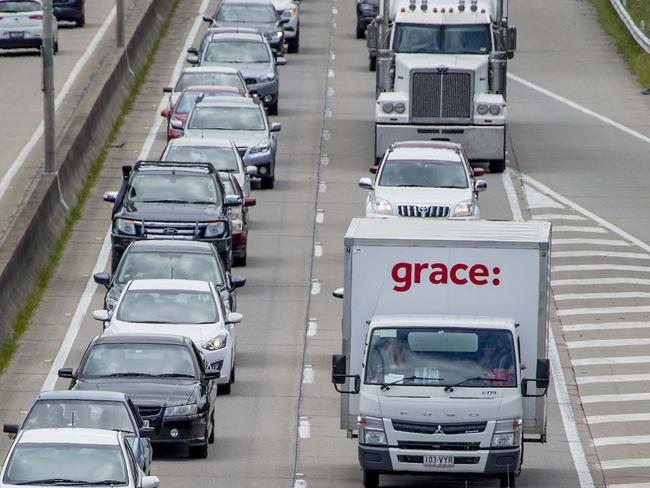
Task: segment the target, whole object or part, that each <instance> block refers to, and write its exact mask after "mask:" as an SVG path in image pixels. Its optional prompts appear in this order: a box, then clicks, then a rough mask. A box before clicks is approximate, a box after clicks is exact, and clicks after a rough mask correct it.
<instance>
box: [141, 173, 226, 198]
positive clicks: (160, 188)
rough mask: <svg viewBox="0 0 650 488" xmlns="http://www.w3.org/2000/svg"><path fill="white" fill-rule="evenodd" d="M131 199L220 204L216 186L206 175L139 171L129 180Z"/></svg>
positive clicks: (209, 176) (211, 178) (212, 179)
mask: <svg viewBox="0 0 650 488" xmlns="http://www.w3.org/2000/svg"><path fill="white" fill-rule="evenodd" d="M128 198H129V200H130V201H131V202H145V203H146V202H149V203H161V202H163V203H164V202H168V203H202V204H203V203H207V204H209V203H214V204H216V203H220V202H221V198H220V193H219V189H218V187H217V185H216V182H215V181H214V178H213V177H212V176H211V175H208V174H196V175H195V174H179V173H164V174H155V173H149V172H146V171H145V172H139V173H137V174H136V175H135V176H134V177H133V179H132V180H131V187H130V188H129V193H128Z"/></svg>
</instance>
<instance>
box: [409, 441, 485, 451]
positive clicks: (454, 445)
mask: <svg viewBox="0 0 650 488" xmlns="http://www.w3.org/2000/svg"><path fill="white" fill-rule="evenodd" d="M397 447H399V448H400V449H427V450H433V451H478V450H479V449H480V447H481V443H480V442H416V441H398V442H397Z"/></svg>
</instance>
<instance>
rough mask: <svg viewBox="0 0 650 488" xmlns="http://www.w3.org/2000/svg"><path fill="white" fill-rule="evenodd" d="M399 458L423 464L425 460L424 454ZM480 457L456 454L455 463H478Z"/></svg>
mask: <svg viewBox="0 0 650 488" xmlns="http://www.w3.org/2000/svg"><path fill="white" fill-rule="evenodd" d="M397 460H398V461H399V462H400V463H413V464H422V463H423V462H424V456H399V455H398V456H397ZM479 461H480V458H478V457H469V456H454V464H455V465H456V464H478V463H479Z"/></svg>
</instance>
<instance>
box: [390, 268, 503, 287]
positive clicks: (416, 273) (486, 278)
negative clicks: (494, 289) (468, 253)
mask: <svg viewBox="0 0 650 488" xmlns="http://www.w3.org/2000/svg"><path fill="white" fill-rule="evenodd" d="M427 274H428V277H427ZM499 274H501V268H499V267H498V266H495V267H494V268H492V269H491V270H490V269H489V268H488V267H487V266H486V265H484V264H471V265H470V264H466V263H456V264H453V265H451V266H448V265H446V264H444V263H397V264H395V266H393V269H392V270H391V277H392V278H393V281H394V282H395V286H393V290H395V291H397V292H405V291H409V290H410V289H411V287H412V286H413V285H414V284H419V283H422V282H423V276H424V277H425V278H428V280H429V283H431V284H432V285H446V284H448V283H449V282H450V281H451V283H453V284H454V285H459V286H462V285H467V284H471V285H476V286H484V285H489V284H490V283H491V284H492V285H494V286H499V285H500V284H501V280H500V279H499V278H497V276H498V275H499Z"/></svg>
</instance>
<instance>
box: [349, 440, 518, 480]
mask: <svg viewBox="0 0 650 488" xmlns="http://www.w3.org/2000/svg"><path fill="white" fill-rule="evenodd" d="M430 454H437V455H443V456H453V457H454V466H453V467H448V468H442V467H441V468H432V467H428V466H424V464H423V457H424V456H425V455H430ZM520 459H521V450H520V448H514V449H499V450H488V449H481V450H478V451H428V450H418V449H399V448H397V447H373V446H362V445H359V464H360V465H361V467H362V468H364V469H370V470H373V471H381V472H382V473H390V472H398V473H473V474H477V475H484V476H498V475H500V474H504V473H509V472H510V473H511V472H516V471H517V470H518V469H519V462H520Z"/></svg>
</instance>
